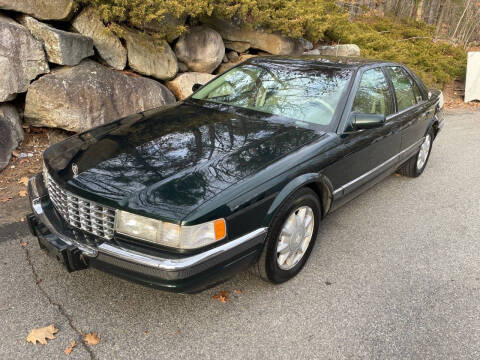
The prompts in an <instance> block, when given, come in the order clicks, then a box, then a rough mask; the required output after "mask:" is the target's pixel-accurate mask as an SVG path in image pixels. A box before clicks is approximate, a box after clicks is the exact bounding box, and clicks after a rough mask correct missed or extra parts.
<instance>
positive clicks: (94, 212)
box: [45, 174, 115, 240]
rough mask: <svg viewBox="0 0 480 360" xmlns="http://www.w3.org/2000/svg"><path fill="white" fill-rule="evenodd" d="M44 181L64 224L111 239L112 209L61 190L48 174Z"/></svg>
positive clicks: (113, 221) (113, 212)
mask: <svg viewBox="0 0 480 360" xmlns="http://www.w3.org/2000/svg"><path fill="white" fill-rule="evenodd" d="M45 181H46V184H47V189H48V194H49V195H50V199H51V200H52V203H53V205H54V206H55V209H57V211H58V212H59V213H60V215H61V216H62V217H63V218H64V220H65V221H66V222H68V223H69V224H70V225H72V226H73V227H76V228H78V229H82V230H84V231H86V232H89V233H91V234H94V235H97V236H100V237H102V238H104V239H107V240H109V239H111V238H112V237H113V229H114V223H115V210H114V209H112V208H109V207H106V206H103V205H99V204H97V203H95V202H93V201H89V200H85V199H82V198H80V197H78V196H76V195H73V194H71V193H69V192H67V191H65V190H63V189H62V188H61V187H60V186H58V184H57V183H55V181H53V179H52V178H51V177H50V175H48V174H46V179H45Z"/></svg>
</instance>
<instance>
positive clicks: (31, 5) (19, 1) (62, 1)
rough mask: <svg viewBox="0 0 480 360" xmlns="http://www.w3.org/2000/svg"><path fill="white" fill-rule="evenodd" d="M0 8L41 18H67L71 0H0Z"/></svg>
mask: <svg viewBox="0 0 480 360" xmlns="http://www.w3.org/2000/svg"><path fill="white" fill-rule="evenodd" d="M0 9H6V10H14V11H18V12H21V13H24V14H29V15H32V16H33V17H36V18H37V19H41V20H68V19H69V18H70V16H71V15H72V13H73V10H74V4H73V0H0Z"/></svg>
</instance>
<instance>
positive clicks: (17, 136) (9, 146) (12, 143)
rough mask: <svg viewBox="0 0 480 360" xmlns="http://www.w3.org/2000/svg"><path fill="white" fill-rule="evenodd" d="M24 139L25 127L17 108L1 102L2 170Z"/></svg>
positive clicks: (0, 153) (0, 147) (0, 141)
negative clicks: (23, 127)
mask: <svg viewBox="0 0 480 360" xmlns="http://www.w3.org/2000/svg"><path fill="white" fill-rule="evenodd" d="M22 140H23V129H22V125H21V122H20V117H19V116H18V112H17V109H16V108H15V106H13V105H11V104H5V103H4V104H0V171H1V170H3V169H4V168H6V167H7V165H8V162H9V161H10V158H11V157H12V151H13V150H15V149H16V148H17V146H18V144H19V143H20V141H22Z"/></svg>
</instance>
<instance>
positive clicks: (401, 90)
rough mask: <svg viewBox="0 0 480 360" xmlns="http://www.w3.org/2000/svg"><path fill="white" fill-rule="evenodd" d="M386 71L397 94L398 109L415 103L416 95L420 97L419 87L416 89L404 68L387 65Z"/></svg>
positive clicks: (400, 109)
mask: <svg viewBox="0 0 480 360" xmlns="http://www.w3.org/2000/svg"><path fill="white" fill-rule="evenodd" d="M387 71H388V73H389V75H390V77H391V78H392V83H393V88H394V89H395V95H396V96H397V105H398V111H402V110H405V109H406V108H409V107H410V106H413V105H415V104H416V103H417V95H418V96H419V97H420V98H419V99H421V98H422V95H421V92H420V89H418V87H417V86H416V84H415V83H414V81H413V79H412V78H411V77H410V75H408V74H407V73H406V72H405V70H403V69H402V68H401V67H388V68H387ZM414 85H415V86H414ZM420 101H421V100H420Z"/></svg>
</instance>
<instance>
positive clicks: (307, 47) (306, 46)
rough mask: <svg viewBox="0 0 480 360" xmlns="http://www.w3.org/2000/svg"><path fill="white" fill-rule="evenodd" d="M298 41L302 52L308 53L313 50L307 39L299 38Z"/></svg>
mask: <svg viewBox="0 0 480 360" xmlns="http://www.w3.org/2000/svg"><path fill="white" fill-rule="evenodd" d="M298 41H300V44H302V46H303V49H304V50H307V51H308V50H312V49H313V44H312V43H311V42H310V41H308V40H307V39H304V38H301V39H299V40H298Z"/></svg>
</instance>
